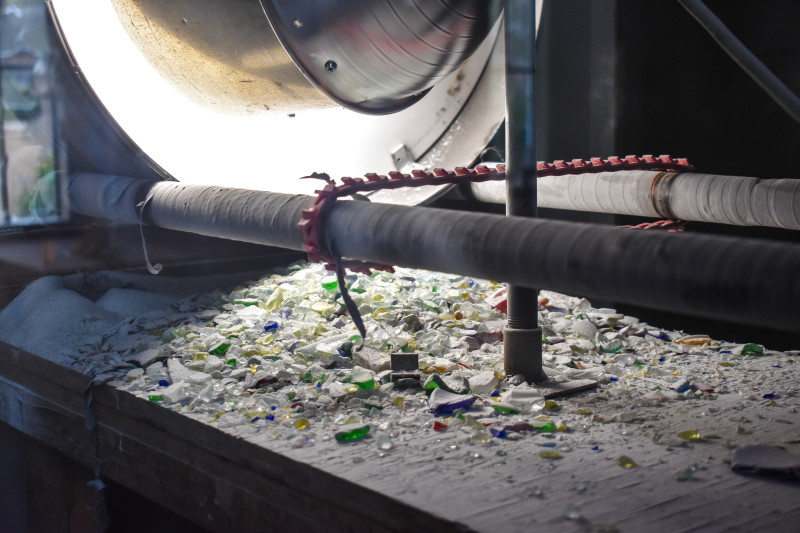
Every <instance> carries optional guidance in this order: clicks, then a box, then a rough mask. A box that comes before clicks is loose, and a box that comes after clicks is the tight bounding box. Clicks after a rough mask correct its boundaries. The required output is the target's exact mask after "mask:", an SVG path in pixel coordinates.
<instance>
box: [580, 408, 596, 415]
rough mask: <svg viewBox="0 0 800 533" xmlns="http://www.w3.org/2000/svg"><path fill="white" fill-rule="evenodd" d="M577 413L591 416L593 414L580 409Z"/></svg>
mask: <svg viewBox="0 0 800 533" xmlns="http://www.w3.org/2000/svg"><path fill="white" fill-rule="evenodd" d="M577 413H578V414H579V415H590V414H592V412H591V411H588V410H586V409H578V411H577Z"/></svg>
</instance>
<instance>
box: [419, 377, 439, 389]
mask: <svg viewBox="0 0 800 533" xmlns="http://www.w3.org/2000/svg"><path fill="white" fill-rule="evenodd" d="M436 378H439V376H437V375H436V374H432V375H431V376H430V377H429V378H428V379H427V380H426V381H425V384H424V385H423V386H422V388H423V389H424V390H426V391H432V390H434V389H438V388H440V387H441V385H440V384H439V383H440V382H441V379H442V378H439V379H438V380H437V379H436Z"/></svg>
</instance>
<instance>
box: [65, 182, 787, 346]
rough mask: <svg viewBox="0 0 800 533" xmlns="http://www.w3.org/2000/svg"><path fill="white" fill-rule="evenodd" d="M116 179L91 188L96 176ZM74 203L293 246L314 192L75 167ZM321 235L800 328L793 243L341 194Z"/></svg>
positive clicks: (370, 249)
mask: <svg viewBox="0 0 800 533" xmlns="http://www.w3.org/2000/svg"><path fill="white" fill-rule="evenodd" d="M98 181H106V182H115V183H116V184H117V190H116V191H115V190H113V188H111V187H108V188H107V189H105V190H103V191H100V192H102V193H103V194H98V188H97V182H98ZM70 193H71V205H72V208H73V210H75V211H76V212H79V213H83V214H87V215H91V216H101V217H105V218H111V219H112V220H119V221H123V222H133V223H136V222H138V214H137V209H136V207H135V205H136V203H138V201H140V200H139V199H140V198H144V197H146V196H147V195H148V194H150V195H152V198H151V200H150V202H149V204H148V206H147V208H146V210H145V214H144V215H145V216H144V221H145V222H146V223H152V224H155V225H158V226H161V227H164V228H168V229H174V230H179V231H191V232H194V233H199V234H201V235H210V236H214V237H224V238H228V239H232V240H239V241H246V242H253V243H257V244H265V245H271V246H281V247H284V248H290V249H294V250H300V249H302V246H303V236H302V232H301V231H300V230H299V229H298V228H297V223H298V222H299V221H300V216H301V213H302V211H303V209H306V208H308V207H310V206H311V205H312V204H313V202H314V198H312V197H310V196H302V195H299V196H295V195H287V194H278V193H270V192H262V191H249V190H241V189H225V188H222V187H204V186H198V185H195V186H187V185H182V184H180V183H177V182H157V183H155V184H154V183H153V182H149V181H145V180H138V181H137V180H133V179H129V178H128V179H126V178H113V177H111V176H101V177H100V178H99V179H98V180H93V179H91V176H88V177H87V176H76V177H75V179H73V180H72V182H71V184H70ZM324 223H325V228H326V229H325V235H326V240H329V239H335V242H336V246H337V248H338V251H339V252H340V253H342V254H343V255H345V256H347V257H353V258H357V259H363V260H366V261H374V262H377V263H383V264H390V265H399V266H407V267H414V268H426V269H429V270H436V271H441V272H453V273H457V274H462V275H466V276H474V277H479V278H488V279H495V280H499V281H505V282H509V283H512V284H516V285H520V286H523V287H530V288H533V287H545V288H547V289H551V290H555V291H561V292H565V293H567V294H579V295H581V296H585V297H587V298H601V299H606V300H613V301H617V302H622V303H631V304H637V305H643V306H647V307H653V308H658V309H664V310H669V311H678V312H683V313H686V314H688V315H699V316H708V317H713V318H716V319H719V320H731V321H736V322H743V323H747V324H752V325H762V326H767V327H772V328H778V329H785V330H787V331H794V332H799V333H800V306H798V305H797V302H799V301H800V245H796V244H793V243H792V244H790V243H777V242H771V241H763V240H756V239H742V238H730V237H718V236H709V235H695V234H675V233H662V232H651V231H641V230H625V229H619V228H614V227H608V226H600V227H598V226H595V225H590V224H578V223H568V222H560V221H555V220H542V219H534V218H523V217H513V216H512V217H503V216H499V215H489V214H480V213H473V212H463V211H451V210H443V209H432V208H427V207H406V206H393V205H385V204H373V203H369V202H339V203H337V204H336V205H335V206H334V208H333V209H331V211H330V212H329V213H328V215H327V216H326V217H325V221H324Z"/></svg>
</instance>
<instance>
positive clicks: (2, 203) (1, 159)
mask: <svg viewBox="0 0 800 533" xmlns="http://www.w3.org/2000/svg"><path fill="white" fill-rule="evenodd" d="M3 4H4V2H3V1H2V0H0V12H1V11H2V8H3ZM3 71H4V66H3V63H2V61H0V226H8V225H10V223H11V209H10V207H9V205H8V153H6V111H5V93H3Z"/></svg>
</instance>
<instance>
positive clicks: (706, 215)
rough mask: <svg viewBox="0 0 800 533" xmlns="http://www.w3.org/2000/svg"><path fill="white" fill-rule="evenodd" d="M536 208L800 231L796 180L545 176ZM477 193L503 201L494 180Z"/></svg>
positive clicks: (663, 174)
mask: <svg viewBox="0 0 800 533" xmlns="http://www.w3.org/2000/svg"><path fill="white" fill-rule="evenodd" d="M538 181H539V188H538V190H539V195H538V202H539V207H549V208H553V209H568V210H573V211H591V212H596V213H615V214H619V215H635V216H641V217H662V218H677V219H680V220H690V221H698V222H715V223H718V224H733V225H738V226H769V227H775V228H785V229H794V230H800V180H797V179H774V180H763V179H758V178H749V177H743V176H720V175H714V174H695V173H679V174H676V173H668V172H653V171H631V170H626V171H619V172H600V173H597V174H571V175H564V176H546V177H541V178H539V179H538ZM471 188H472V193H473V194H474V196H475V198H476V199H478V200H480V201H484V202H492V203H504V202H505V190H504V188H503V187H501V186H500V185H499V184H497V183H495V182H485V183H473V184H471Z"/></svg>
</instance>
